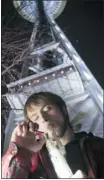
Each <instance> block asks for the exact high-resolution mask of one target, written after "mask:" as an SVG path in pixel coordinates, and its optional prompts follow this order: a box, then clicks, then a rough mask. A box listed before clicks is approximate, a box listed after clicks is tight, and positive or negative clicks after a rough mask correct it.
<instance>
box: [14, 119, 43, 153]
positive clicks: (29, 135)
mask: <svg viewBox="0 0 104 180" xmlns="http://www.w3.org/2000/svg"><path fill="white" fill-rule="evenodd" d="M11 141H12V142H14V143H16V144H17V146H20V147H24V148H26V149H28V150H30V151H32V152H37V151H39V150H40V149H41V148H42V146H43V145H44V143H45V138H44V136H43V135H41V136H40V140H39V141H37V140H36V135H35V124H34V123H32V122H31V121H30V122H24V123H22V124H21V125H18V126H17V127H16V128H15V129H14V131H13V133H12V137H11Z"/></svg>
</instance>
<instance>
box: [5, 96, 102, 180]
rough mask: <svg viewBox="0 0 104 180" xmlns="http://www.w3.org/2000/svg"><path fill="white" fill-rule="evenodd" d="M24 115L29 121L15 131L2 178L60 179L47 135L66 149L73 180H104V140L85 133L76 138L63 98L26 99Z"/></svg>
mask: <svg viewBox="0 0 104 180" xmlns="http://www.w3.org/2000/svg"><path fill="white" fill-rule="evenodd" d="M24 114H25V118H26V121H25V122H24V123H22V124H21V125H18V126H17V127H16V128H15V130H14V131H13V133H12V137H11V142H10V145H9V149H8V151H7V153H6V154H5V155H4V157H3V158H2V177H3V178H36V179H38V178H48V179H49V178H57V175H56V173H55V170H54V168H53V166H52V163H51V161H50V158H49V154H48V151H47V148H46V146H45V138H44V133H47V134H48V135H49V137H50V139H52V140H54V133H55V135H56V136H57V138H58V139H59V140H60V142H61V144H62V145H63V146H64V147H65V150H66V160H67V163H68V165H69V167H70V168H71V170H72V172H73V174H74V175H73V176H72V178H85V177H87V178H104V140H103V139H101V138H98V137H94V136H93V135H91V134H87V133H85V132H82V133H77V134H74V132H73V128H72V126H71V124H70V122H69V116H68V112H67V108H66V105H65V102H64V101H63V100H62V99H61V97H59V96H58V95H56V94H53V93H49V92H40V93H36V94H33V95H31V96H30V97H29V98H28V99H27V102H26V104H25V107H24ZM37 130H38V135H39V137H40V139H39V140H38V141H37V140H36V133H35V132H37ZM63 168H64V167H63ZM78 170H79V171H78Z"/></svg>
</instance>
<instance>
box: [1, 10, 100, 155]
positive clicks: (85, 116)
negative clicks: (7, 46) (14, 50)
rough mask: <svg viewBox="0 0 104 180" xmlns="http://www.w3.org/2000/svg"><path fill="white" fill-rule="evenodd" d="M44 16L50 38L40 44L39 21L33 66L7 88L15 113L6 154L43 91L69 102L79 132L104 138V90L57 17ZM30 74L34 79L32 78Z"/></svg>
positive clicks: (25, 67)
mask: <svg viewBox="0 0 104 180" xmlns="http://www.w3.org/2000/svg"><path fill="white" fill-rule="evenodd" d="M44 15H45V23H46V24H47V26H48V29H47V30H46V31H47V32H48V35H49V37H50V38H48V39H46V36H44V39H45V41H42V43H38V44H36V40H37V37H38V36H37V33H38V35H39V30H38V31H37V29H38V28H39V26H38V25H39V23H40V21H39V18H40V17H39V18H38V19H37V20H36V21H35V24H34V28H33V32H32V35H31V38H30V43H29V51H28V53H29V56H30V57H31V58H30V59H32V60H33V61H32V62H33V64H31V65H30V64H29V61H24V63H23V66H22V72H23V73H22V77H21V78H20V79H19V80H17V81H14V82H11V83H9V84H7V87H8V90H9V92H8V93H7V94H6V98H7V100H8V102H9V104H10V106H11V108H12V110H11V111H10V114H9V119H8V123H7V126H6V130H5V133H6V138H5V145H4V152H5V151H6V149H7V147H8V143H9V140H10V136H11V133H12V131H13V128H14V127H15V124H16V122H18V121H23V120H24V115H23V108H24V103H25V101H26V100H27V98H28V96H30V95H31V94H32V93H35V92H40V91H50V92H54V93H56V94H58V95H60V96H61V97H62V98H63V99H64V100H65V102H66V104H67V109H68V112H69V116H70V120H71V123H72V125H73V128H74V130H75V132H79V131H86V132H93V133H94V134H95V135H97V136H100V137H102V136H103V116H102V109H103V102H102V99H103V91H102V88H101V87H100V85H99V84H98V82H97V81H96V79H95V78H94V76H93V75H92V73H91V72H90V70H89V69H88V68H87V66H86V65H85V63H84V61H83V60H82V59H81V57H80V56H79V54H78V53H77V52H76V50H75V49H74V47H73V46H72V44H71V43H70V41H69V40H68V39H67V37H66V36H65V34H64V33H63V32H62V30H61V29H60V28H59V26H58V25H57V23H56V22H55V20H54V19H53V17H52V16H50V15H49V14H48V13H47V11H45V12H44ZM40 31H41V28H40ZM38 42H39V41H38ZM47 55H48V56H47ZM44 57H47V59H49V61H50V62H51V64H52V63H53V66H52V67H49V66H48V67H46V66H45V63H43V62H44ZM49 57H50V58H49ZM29 70H31V71H32V72H33V75H29V74H28V71H29ZM24 72H25V73H24Z"/></svg>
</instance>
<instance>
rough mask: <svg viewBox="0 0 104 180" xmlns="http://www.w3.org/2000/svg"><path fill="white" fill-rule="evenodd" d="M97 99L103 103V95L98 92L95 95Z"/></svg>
mask: <svg viewBox="0 0 104 180" xmlns="http://www.w3.org/2000/svg"><path fill="white" fill-rule="evenodd" d="M97 96H98V98H99V100H100V101H101V103H102V104H103V96H101V95H100V94H98V95H97Z"/></svg>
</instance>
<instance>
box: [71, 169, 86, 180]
mask: <svg viewBox="0 0 104 180" xmlns="http://www.w3.org/2000/svg"><path fill="white" fill-rule="evenodd" d="M71 178H75V179H77V178H80V179H83V178H87V176H86V174H85V173H84V172H83V171H81V170H78V171H77V172H76V173H75V174H74V175H73V176H72V177H71Z"/></svg>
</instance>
